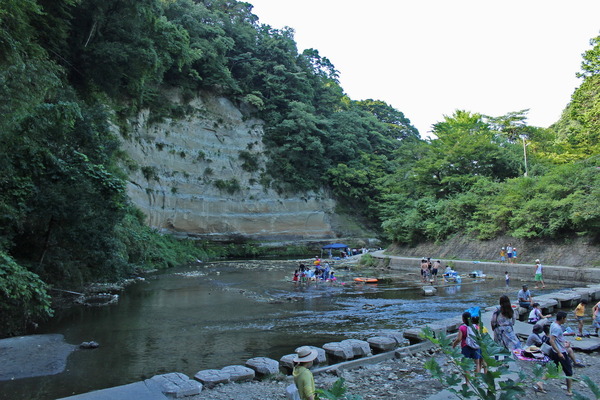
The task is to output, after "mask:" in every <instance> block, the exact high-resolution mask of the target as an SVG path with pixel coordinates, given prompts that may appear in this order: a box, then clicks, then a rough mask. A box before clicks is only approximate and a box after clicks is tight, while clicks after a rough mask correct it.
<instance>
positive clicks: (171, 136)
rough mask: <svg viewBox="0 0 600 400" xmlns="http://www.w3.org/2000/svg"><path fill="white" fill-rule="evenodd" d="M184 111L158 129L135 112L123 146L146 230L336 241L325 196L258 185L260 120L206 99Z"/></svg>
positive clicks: (207, 96) (262, 177) (261, 166)
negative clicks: (284, 192)
mask: <svg viewBox="0 0 600 400" xmlns="http://www.w3.org/2000/svg"><path fill="white" fill-rule="evenodd" d="M171 97H172V100H173V101H174V102H176V103H177V102H178V101H179V100H178V99H177V96H176V95H174V94H172V96H171ZM179 104H180V105H181V106H182V107H184V105H183V104H181V102H179ZM185 107H186V116H185V117H184V118H182V119H164V120H163V121H161V122H158V123H151V122H150V121H149V115H150V113H149V112H148V111H145V112H142V113H140V114H139V115H138V117H137V120H135V121H132V123H131V130H130V132H129V133H128V134H127V135H125V136H124V139H123V143H122V146H123V149H124V150H125V152H126V153H127V154H128V156H129V157H130V160H129V161H130V162H128V163H127V165H128V167H129V171H130V174H129V185H128V191H129V195H130V197H131V199H132V201H133V203H135V204H136V205H137V206H138V207H139V208H140V209H141V210H142V211H143V212H144V213H145V215H146V216H147V223H148V224H149V225H150V226H152V227H155V228H157V229H159V230H162V231H165V232H170V233H174V234H179V235H183V236H192V237H198V238H209V239H217V240H219V239H221V240H231V239H235V238H239V237H245V238H250V239H256V240H263V241H272V240H278V241H280V240H302V239H305V240H319V239H329V238H332V237H336V236H339V234H340V232H339V231H340V224H339V222H336V221H339V218H338V217H337V216H335V214H334V206H335V202H334V201H333V200H332V199H331V198H330V197H329V196H327V194H326V193H324V192H322V193H302V194H299V195H295V196H284V195H279V194H277V193H276V192H275V191H273V190H271V189H268V188H266V186H267V185H263V184H262V183H265V179H267V178H266V175H264V174H263V173H264V164H265V159H264V155H263V151H264V147H263V143H262V135H263V123H262V121H260V120H257V119H254V118H251V117H249V116H248V113H247V112H245V111H244V110H243V107H241V108H242V109H240V108H238V107H236V106H234V104H232V103H231V102H230V101H229V100H227V99H226V98H223V97H217V96H214V95H211V94H208V93H204V94H202V95H200V96H198V97H197V98H195V99H194V100H193V101H191V102H189V103H186V105H185ZM336 227H337V228H336ZM336 231H337V232H336Z"/></svg>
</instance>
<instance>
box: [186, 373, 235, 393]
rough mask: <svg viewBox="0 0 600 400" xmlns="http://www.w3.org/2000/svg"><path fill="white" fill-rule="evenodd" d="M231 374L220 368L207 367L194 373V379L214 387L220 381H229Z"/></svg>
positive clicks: (208, 386)
mask: <svg viewBox="0 0 600 400" xmlns="http://www.w3.org/2000/svg"><path fill="white" fill-rule="evenodd" d="M230 377H231V376H230V375H229V374H228V373H227V372H223V371H221V370H219V369H205V370H202V371H199V372H198V373H196V375H194V379H196V380H197V381H200V382H201V383H202V384H203V385H204V386H206V387H207V388H209V389H210V388H213V387H215V386H217V385H218V384H219V383H229V378H230Z"/></svg>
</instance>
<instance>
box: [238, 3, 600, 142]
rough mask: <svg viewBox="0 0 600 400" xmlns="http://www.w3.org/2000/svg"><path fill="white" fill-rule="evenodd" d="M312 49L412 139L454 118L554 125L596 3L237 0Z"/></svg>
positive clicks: (594, 22) (596, 16) (354, 95)
mask: <svg viewBox="0 0 600 400" xmlns="http://www.w3.org/2000/svg"><path fill="white" fill-rule="evenodd" d="M247 1H248V2H249V3H251V4H253V5H254V9H253V12H254V14H256V15H257V16H258V17H259V18H260V22H261V23H263V24H269V25H271V26H272V27H273V28H282V27H284V26H289V27H291V28H293V29H294V30H295V31H296V34H295V40H296V43H297V44H298V51H299V52H302V51H303V50H304V49H306V48H315V49H317V50H319V53H320V54H321V56H324V57H327V58H329V60H330V61H331V62H332V63H333V65H335V67H336V69H337V70H338V71H339V72H340V84H341V86H342V87H343V88H344V90H345V92H346V93H347V94H348V95H349V96H350V98H351V99H353V100H363V99H368V98H372V99H377V100H383V101H385V102H386V103H388V104H390V105H391V106H393V107H394V108H396V109H398V110H400V111H402V112H403V113H404V115H405V116H406V117H407V118H408V119H410V121H411V122H412V124H413V125H414V126H415V127H416V128H417V129H419V132H420V133H421V136H424V137H425V136H428V134H427V133H428V132H429V131H430V130H431V126H432V125H433V124H434V123H436V122H438V121H441V120H443V116H444V115H452V113H453V112H454V110H456V109H461V110H467V111H471V112H478V113H482V114H486V115H491V116H500V115H504V114H506V113H508V112H511V111H518V110H522V109H526V108H529V109H530V112H529V114H528V115H529V119H528V123H529V125H534V126H541V127H547V126H549V125H551V124H552V123H554V122H556V121H557V120H558V119H559V117H560V114H561V112H562V110H563V109H564V108H565V106H566V105H567V104H568V102H569V101H570V98H571V95H572V93H573V91H574V90H575V88H576V87H578V86H579V85H580V84H581V80H580V79H578V78H576V77H575V73H576V72H579V71H581V60H582V58H581V54H582V53H583V52H584V51H585V50H588V49H590V48H591V46H590V44H589V41H590V39H591V38H593V37H596V36H598V35H599V34H600V1H599V0H571V1H565V0H518V1H517V0H503V1H498V0H497V1H489V0H367V1H364V0H363V1H357V0H247Z"/></svg>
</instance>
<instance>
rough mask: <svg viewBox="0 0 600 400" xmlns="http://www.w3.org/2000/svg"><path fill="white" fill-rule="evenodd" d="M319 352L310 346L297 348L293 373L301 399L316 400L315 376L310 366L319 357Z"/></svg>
mask: <svg viewBox="0 0 600 400" xmlns="http://www.w3.org/2000/svg"><path fill="white" fill-rule="evenodd" d="M317 354H318V353H317V350H315V349H311V348H310V347H308V346H302V347H298V348H297V349H296V357H295V358H294V363H295V366H294V370H293V372H292V375H293V376H294V384H296V388H297V389H298V394H299V395H300V399H301V400H315V377H314V376H313V374H312V372H311V371H310V369H309V368H310V367H311V366H312V363H313V361H314V359H315V358H317Z"/></svg>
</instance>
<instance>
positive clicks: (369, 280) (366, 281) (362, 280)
mask: <svg viewBox="0 0 600 400" xmlns="http://www.w3.org/2000/svg"><path fill="white" fill-rule="evenodd" d="M354 282H362V283H377V278H354Z"/></svg>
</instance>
